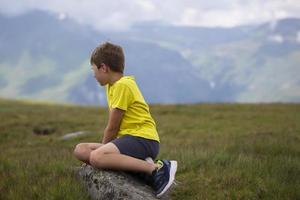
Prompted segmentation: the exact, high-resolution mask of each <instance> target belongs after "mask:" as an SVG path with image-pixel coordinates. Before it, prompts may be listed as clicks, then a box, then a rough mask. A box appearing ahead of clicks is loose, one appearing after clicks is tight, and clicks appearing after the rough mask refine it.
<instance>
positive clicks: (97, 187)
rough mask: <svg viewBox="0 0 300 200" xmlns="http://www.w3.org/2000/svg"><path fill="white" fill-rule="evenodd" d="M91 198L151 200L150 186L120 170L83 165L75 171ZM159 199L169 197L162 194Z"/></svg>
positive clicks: (101, 199) (152, 193) (152, 194)
mask: <svg viewBox="0 0 300 200" xmlns="http://www.w3.org/2000/svg"><path fill="white" fill-rule="evenodd" d="M77 174H78V175H79V177H80V178H81V180H83V183H84V185H85V187H86V189H87V191H88V193H89V195H90V197H91V198H92V199H95V200H114V199H118V200H119V199H120V200H121V199H122V200H153V199H157V198H156V197H155V196H154V192H153V190H152V188H151V187H149V186H148V185H146V184H145V183H144V182H143V181H141V180H139V179H138V178H136V177H134V176H133V175H130V174H127V173H125V172H120V171H110V170H99V169H95V168H93V167H92V166H90V165H83V166H82V167H80V168H79V169H78V171H77ZM161 199H170V198H169V197H168V195H167V194H166V195H164V196H163V198H161Z"/></svg>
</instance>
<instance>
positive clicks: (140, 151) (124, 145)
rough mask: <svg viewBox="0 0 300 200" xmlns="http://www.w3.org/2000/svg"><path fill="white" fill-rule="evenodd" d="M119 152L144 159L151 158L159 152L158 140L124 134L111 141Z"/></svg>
mask: <svg viewBox="0 0 300 200" xmlns="http://www.w3.org/2000/svg"><path fill="white" fill-rule="evenodd" d="M111 142H112V143H113V144H115V145H116V146H117V147H118V149H119V151H120V153H121V154H125V155H128V156H131V157H135V158H139V159H142V160H145V158H147V157H151V158H152V159H153V160H154V159H155V158H156V156H157V155H158V153H159V142H157V141H155V140H150V139H146V138H142V137H136V136H132V135H124V136H122V137H119V138H116V139H114V140H112V141H111Z"/></svg>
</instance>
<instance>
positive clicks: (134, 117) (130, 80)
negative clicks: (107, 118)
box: [106, 76, 159, 142]
mask: <svg viewBox="0 0 300 200" xmlns="http://www.w3.org/2000/svg"><path fill="white" fill-rule="evenodd" d="M106 95H107V102H108V106H109V109H113V108H118V109H121V110H124V111H125V113H124V116H123V119H122V122H121V125H120V130H119V132H118V135H117V137H120V136H123V135H126V134H127V135H133V136H137V137H143V138H146V139H151V140H155V141H158V142H159V137H158V133H157V130H156V124H155V122H154V120H153V118H152V117H151V114H150V111H149V106H148V105H147V103H146V102H145V100H144V97H143V95H142V94H141V92H140V90H139V88H138V86H137V84H136V82H135V79H134V77H133V76H123V77H122V78H121V79H119V80H118V81H116V82H115V83H114V84H113V85H106Z"/></svg>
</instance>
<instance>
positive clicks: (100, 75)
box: [92, 64, 108, 86]
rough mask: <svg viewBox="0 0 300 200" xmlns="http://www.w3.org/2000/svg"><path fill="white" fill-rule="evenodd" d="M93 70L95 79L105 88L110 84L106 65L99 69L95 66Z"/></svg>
mask: <svg viewBox="0 0 300 200" xmlns="http://www.w3.org/2000/svg"><path fill="white" fill-rule="evenodd" d="M92 70H93V72H94V77H95V79H96V80H97V81H98V82H99V83H100V85H101V86H104V85H106V84H107V83H108V73H107V72H108V71H107V70H108V69H107V66H106V65H105V64H101V65H100V67H99V68H97V66H96V65H95V64H93V65H92Z"/></svg>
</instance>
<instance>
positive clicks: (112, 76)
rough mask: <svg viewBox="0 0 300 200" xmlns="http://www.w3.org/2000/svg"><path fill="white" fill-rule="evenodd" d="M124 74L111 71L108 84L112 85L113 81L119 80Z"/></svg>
mask: <svg viewBox="0 0 300 200" xmlns="http://www.w3.org/2000/svg"><path fill="white" fill-rule="evenodd" d="M123 76H124V75H123V74H122V73H118V72H116V73H112V74H111V77H110V79H109V82H108V84H109V85H113V84H114V83H115V82H117V81H118V80H120V79H121V78H122V77H123Z"/></svg>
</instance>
